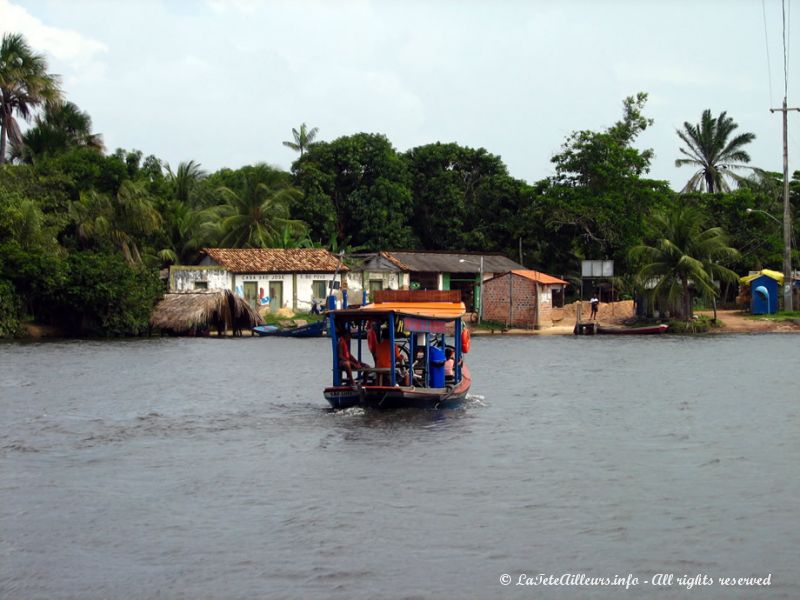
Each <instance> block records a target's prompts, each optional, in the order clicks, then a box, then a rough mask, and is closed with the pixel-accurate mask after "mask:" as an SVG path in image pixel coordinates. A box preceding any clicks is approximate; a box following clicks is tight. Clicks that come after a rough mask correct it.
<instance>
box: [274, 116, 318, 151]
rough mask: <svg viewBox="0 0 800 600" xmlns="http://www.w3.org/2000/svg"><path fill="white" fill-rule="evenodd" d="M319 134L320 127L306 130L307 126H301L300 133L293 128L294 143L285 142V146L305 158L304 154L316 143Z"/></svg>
mask: <svg viewBox="0 0 800 600" xmlns="http://www.w3.org/2000/svg"><path fill="white" fill-rule="evenodd" d="M317 133H319V127H313V128H312V129H310V130H309V129H307V128H306V124H305V123H303V124H302V125H300V131H297V129H294V128H292V135H293V136H294V142H283V145H284V146H286V147H287V148H291V149H292V150H294V151H295V152H299V153H300V156H303V153H304V152H305V151H306V150H308V149H309V147H310V146H311V144H313V143H314V140H315V139H316V137H317Z"/></svg>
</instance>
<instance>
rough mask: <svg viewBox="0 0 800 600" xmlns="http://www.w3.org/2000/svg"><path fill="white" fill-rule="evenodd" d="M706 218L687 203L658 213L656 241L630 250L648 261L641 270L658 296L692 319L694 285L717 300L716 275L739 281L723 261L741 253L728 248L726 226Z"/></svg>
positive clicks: (636, 257)
mask: <svg viewBox="0 0 800 600" xmlns="http://www.w3.org/2000/svg"><path fill="white" fill-rule="evenodd" d="M704 221H705V217H704V215H703V213H702V212H701V211H700V210H699V209H698V208H697V207H695V206H690V205H687V204H683V203H681V204H678V205H675V206H673V207H671V208H670V209H669V210H667V211H666V212H657V213H655V214H654V215H653V218H652V225H653V241H652V243H651V244H642V245H640V246H635V247H633V248H631V250H630V253H629V255H630V258H631V259H632V260H634V261H641V262H642V263H643V266H642V268H641V269H640V271H639V274H638V276H639V280H640V282H641V284H643V285H645V286H647V287H651V286H652V288H651V292H652V295H653V296H654V298H656V299H662V300H666V301H667V303H668V304H669V305H670V306H675V307H676V308H677V309H678V310H677V312H678V313H679V314H681V315H682V316H684V317H685V318H687V319H688V318H691V316H692V302H691V295H690V291H689V285H690V284H693V285H694V288H695V290H697V291H698V292H699V293H700V294H701V295H702V296H704V297H706V298H716V297H717V295H718V292H717V289H716V286H715V285H714V280H715V279H720V280H728V281H737V280H738V275H737V274H736V273H735V272H734V271H731V270H730V269H728V268H727V267H724V266H722V265H720V264H719V261H726V260H731V259H734V258H736V257H737V256H738V254H739V253H738V252H737V251H736V250H735V249H734V248H731V247H730V246H728V237H727V235H726V234H725V232H724V231H722V229H720V228H719V227H711V228H708V229H706V228H705V223H704ZM648 284H649V285H648ZM679 301H680V304H678V302H679Z"/></svg>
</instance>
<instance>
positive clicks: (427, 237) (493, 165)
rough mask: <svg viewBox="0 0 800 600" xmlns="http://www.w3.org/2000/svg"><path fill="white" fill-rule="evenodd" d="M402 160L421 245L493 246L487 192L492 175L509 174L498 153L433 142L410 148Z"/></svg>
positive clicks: (434, 247) (443, 247)
mask: <svg viewBox="0 0 800 600" xmlns="http://www.w3.org/2000/svg"><path fill="white" fill-rule="evenodd" d="M405 159H406V161H407V163H408V170H409V174H410V187H411V193H412V197H413V203H414V219H413V223H414V232H415V234H416V236H417V237H418V239H419V242H420V245H421V246H422V247H423V248H427V249H430V250H464V249H473V248H474V249H481V248H486V249H487V250H489V249H495V248H489V247H487V246H486V245H485V244H486V243H487V242H488V243H489V245H490V246H492V245H493V244H491V238H490V236H487V231H486V227H488V226H491V225H494V224H496V223H497V216H496V215H493V214H492V207H491V206H489V205H490V204H493V203H494V202H493V200H491V199H489V198H488V197H487V196H490V195H491V194H492V190H494V189H496V188H497V187H498V186H497V185H495V183H496V181H495V183H492V182H493V181H494V178H497V181H499V180H500V179H502V178H507V176H508V171H507V169H506V166H505V165H504V164H503V161H502V160H501V159H500V157H499V156H495V155H493V154H490V153H488V152H487V151H486V150H484V149H483V148H479V149H477V150H475V149H472V148H465V147H462V146H459V145H457V144H441V143H438V142H437V143H435V144H427V145H425V146H418V147H416V148H413V149H411V150H409V151H408V152H406V154H405ZM515 192H516V190H513V191H511V193H510V194H508V195H506V196H505V198H509V197H510V196H513V195H514V194H515ZM495 200H496V198H495ZM501 204H502V203H501ZM495 208H497V207H495Z"/></svg>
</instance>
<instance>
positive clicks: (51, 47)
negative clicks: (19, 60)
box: [0, 0, 108, 69]
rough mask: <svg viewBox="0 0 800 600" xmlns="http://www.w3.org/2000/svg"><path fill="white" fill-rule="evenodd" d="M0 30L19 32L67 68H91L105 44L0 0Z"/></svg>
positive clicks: (104, 50)
mask: <svg viewBox="0 0 800 600" xmlns="http://www.w3.org/2000/svg"><path fill="white" fill-rule="evenodd" d="M0 31H2V33H21V34H23V35H24V36H25V39H26V40H27V41H28V43H29V44H30V45H31V46H32V47H33V48H35V49H36V50H37V51H40V52H45V53H46V54H48V55H50V56H52V57H53V58H54V59H56V60H58V61H59V62H60V63H61V64H64V65H66V66H67V67H69V68H71V69H83V68H90V67H91V68H94V69H96V65H92V63H93V62H95V59H96V57H97V56H98V55H101V54H105V53H106V52H108V47H107V46H106V45H105V44H103V43H101V42H98V41H96V40H93V39H90V38H88V37H85V36H83V35H81V34H80V33H78V32H76V31H71V30H68V29H59V28H57V27H50V26H48V25H45V24H44V23H42V22H41V21H40V20H39V19H37V18H36V17H34V16H33V15H31V14H30V13H28V11H26V10H25V9H24V8H22V7H21V6H17V5H15V4H12V3H11V2H9V1H8V0H0Z"/></svg>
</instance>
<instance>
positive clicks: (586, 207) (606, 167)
mask: <svg viewBox="0 0 800 600" xmlns="http://www.w3.org/2000/svg"><path fill="white" fill-rule="evenodd" d="M646 101H647V94H644V93H640V94H637V95H636V96H632V97H629V98H626V99H625V101H624V102H623V117H622V120H620V121H618V122H617V123H615V124H614V125H612V126H611V127H609V128H608V129H606V130H604V131H601V132H595V131H578V132H574V133H573V134H571V135H570V136H569V137H568V138H567V141H566V142H565V143H564V145H563V148H562V151H561V152H560V153H559V154H557V155H556V156H554V157H553V159H552V162H553V163H554V164H555V167H556V173H555V176H554V177H552V178H551V179H550V180H549V183H548V185H547V186H546V187H545V188H544V189H542V190H541V195H540V201H541V207H540V210H539V211H538V212H539V214H540V215H541V217H542V218H543V219H545V220H546V223H547V227H548V228H549V229H550V231H551V232H554V233H556V234H558V235H559V236H566V238H567V239H571V240H572V242H571V244H572V249H571V250H570V251H569V252H568V253H567V255H569V254H572V255H574V256H576V257H578V258H587V259H595V258H612V259H615V260H617V261H618V262H619V263H620V264H619V265H618V270H620V267H622V268H624V267H625V263H626V258H627V249H628V248H630V247H631V246H632V245H635V244H638V243H640V242H641V239H642V233H643V231H644V224H645V221H646V219H647V216H648V215H649V213H650V211H651V209H652V208H654V207H657V206H659V205H661V204H665V203H667V202H669V201H670V200H671V197H672V193H671V192H670V190H669V187H668V185H667V184H666V182H661V181H653V180H649V179H645V178H643V175H645V174H646V173H647V172H648V171H649V168H650V161H651V160H652V157H653V152H652V150H649V149H647V150H638V149H637V148H635V147H634V146H633V144H634V142H635V141H636V138H637V137H638V136H639V135H640V134H641V133H642V132H644V131H645V129H646V128H647V127H649V126H650V125H651V124H652V120H651V119H648V118H646V117H645V116H644V115H643V112H642V111H643V109H644V105H645V103H646ZM574 264H576V263H575V262H573V265H574ZM567 269H568V265H564V264H561V265H557V266H556V270H557V271H561V272H564V270H567Z"/></svg>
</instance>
